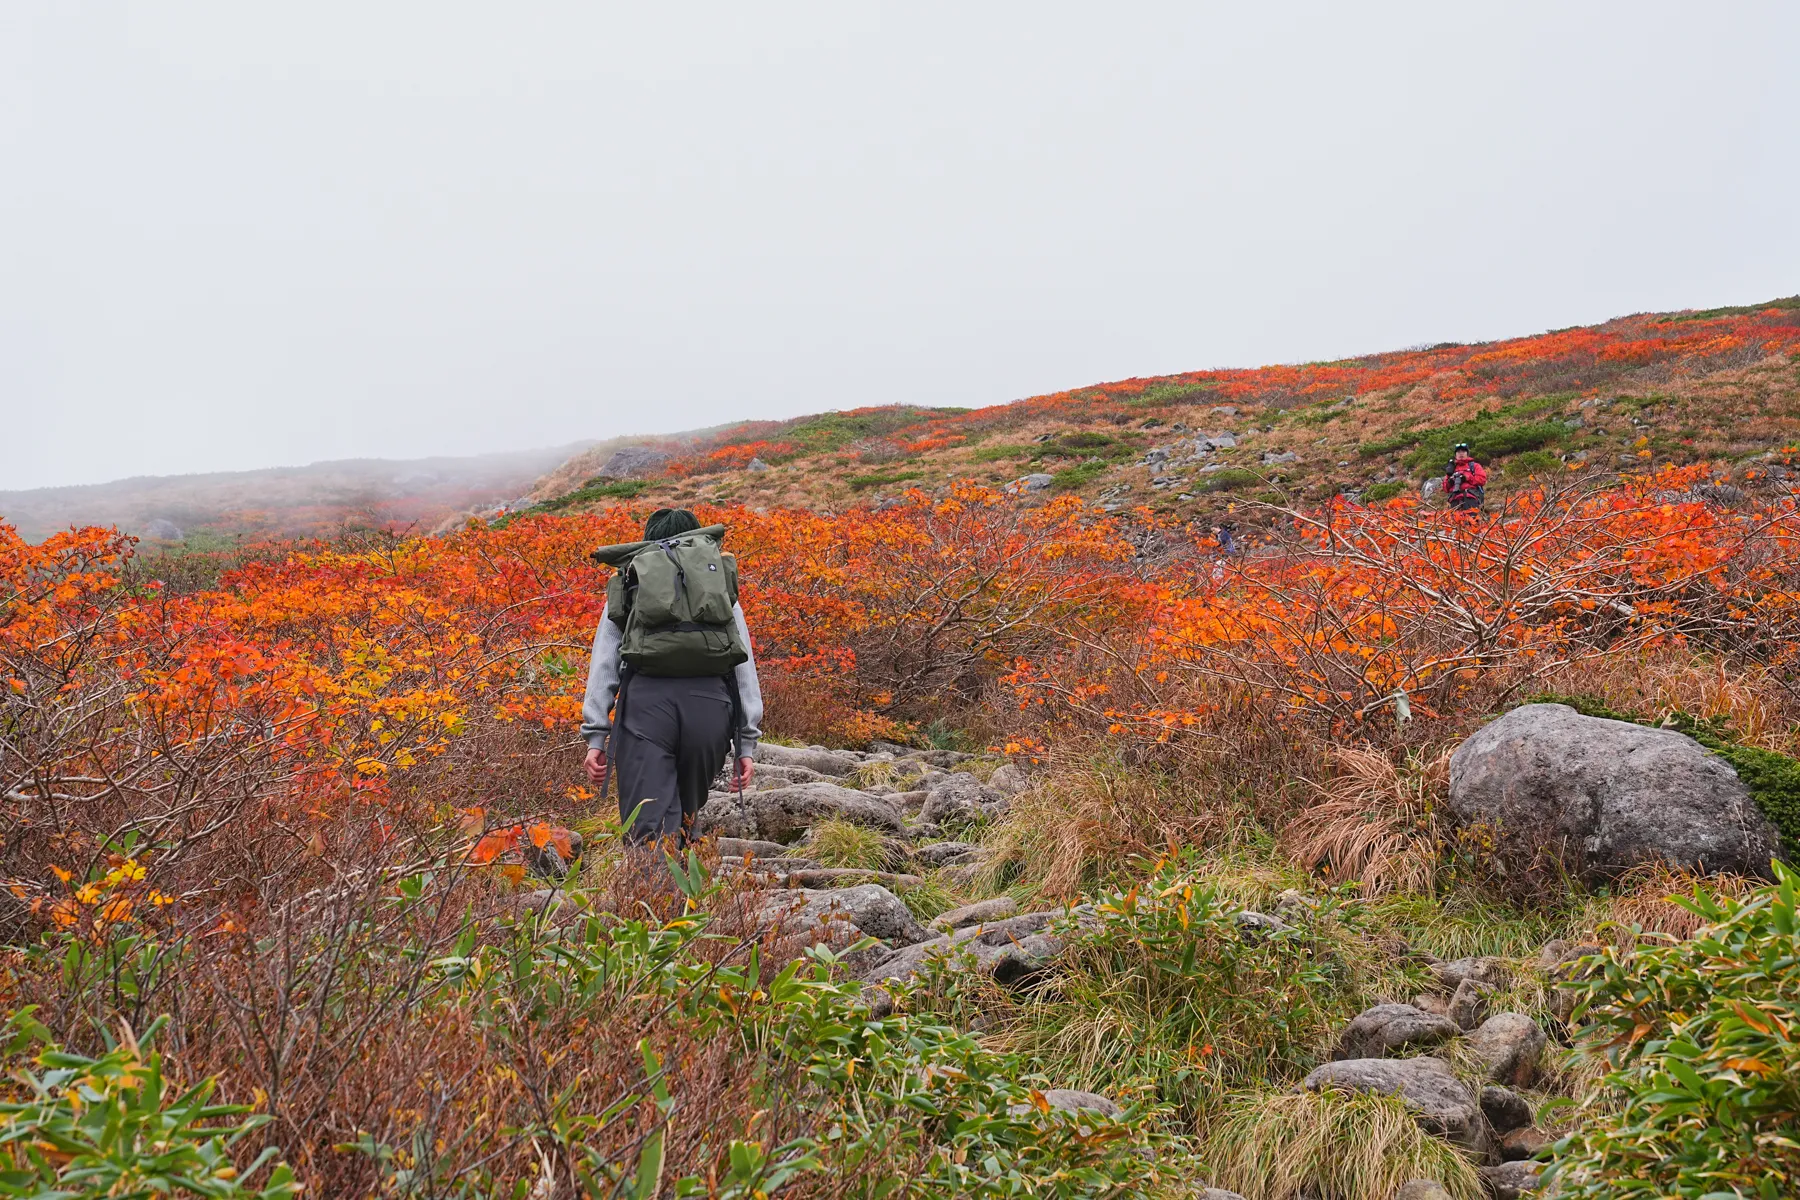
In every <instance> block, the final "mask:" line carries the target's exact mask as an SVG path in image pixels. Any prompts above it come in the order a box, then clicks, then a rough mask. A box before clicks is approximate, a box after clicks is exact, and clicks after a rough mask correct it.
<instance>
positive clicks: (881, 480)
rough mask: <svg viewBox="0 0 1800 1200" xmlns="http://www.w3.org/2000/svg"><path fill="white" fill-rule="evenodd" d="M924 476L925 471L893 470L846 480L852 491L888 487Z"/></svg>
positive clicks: (856, 476)
mask: <svg viewBox="0 0 1800 1200" xmlns="http://www.w3.org/2000/svg"><path fill="white" fill-rule="evenodd" d="M924 477H925V472H923V471H892V472H888V473H882V472H879V471H878V472H876V473H875V474H873V475H852V476H851V477H850V478H849V479H847V480H845V482H846V483H848V484H849V485H850V490H851V491H853V492H861V491H866V490H867V489H869V488H872V487H887V486H888V485H889V484H893V483H905V482H906V481H907V480H909V479H923V478H924Z"/></svg>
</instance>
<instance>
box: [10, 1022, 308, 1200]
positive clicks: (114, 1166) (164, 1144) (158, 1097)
mask: <svg viewBox="0 0 1800 1200" xmlns="http://www.w3.org/2000/svg"><path fill="white" fill-rule="evenodd" d="M167 1020H168V1018H166V1017H164V1018H159V1019H158V1020H157V1021H156V1022H155V1023H154V1024H152V1025H151V1026H150V1028H149V1029H147V1030H146V1031H145V1032H144V1034H143V1036H142V1037H140V1038H138V1039H136V1040H135V1041H134V1040H131V1039H130V1038H129V1037H127V1039H126V1041H125V1042H124V1044H122V1045H119V1046H115V1047H114V1048H113V1049H111V1050H110V1051H108V1052H107V1053H105V1054H102V1055H100V1056H99V1057H98V1058H89V1057H87V1056H86V1055H82V1054H76V1053H73V1052H71V1051H68V1050H63V1049H59V1048H57V1047H55V1046H51V1047H50V1048H48V1049H46V1050H44V1051H43V1052H42V1053H40V1054H39V1055H37V1058H36V1063H37V1065H38V1066H40V1067H43V1068H45V1069H44V1071H43V1073H42V1074H36V1073H34V1072H32V1071H30V1070H22V1071H20V1072H19V1073H18V1074H17V1075H16V1076H15V1081H16V1082H17V1083H18V1084H20V1085H22V1086H23V1091H24V1093H25V1095H24V1097H23V1098H22V1099H17V1100H11V1101H8V1102H5V1103H0V1196H20V1197H25V1196H29V1197H33V1198H34V1200H49V1198H52V1197H63V1196H68V1197H75V1196H120V1197H150V1196H153V1195H169V1194H172V1193H173V1194H181V1195H194V1196H206V1197H212V1198H215V1200H251V1198H252V1197H254V1198H256V1200H277V1198H285V1197H292V1196H294V1195H296V1194H298V1192H299V1190H300V1189H299V1187H298V1185H296V1184H295V1182H294V1175H293V1172H292V1171H291V1170H289V1169H288V1167H287V1165H286V1164H285V1163H281V1162H278V1161H276V1151H275V1149H274V1148H273V1147H270V1148H268V1149H265V1150H264V1151H263V1152H262V1153H261V1154H260V1155H258V1156H257V1157H256V1158H255V1160H254V1161H253V1162H252V1163H251V1164H250V1165H249V1167H248V1168H247V1169H245V1170H243V1171H242V1172H241V1173H240V1171H239V1169H238V1167H237V1164H236V1163H234V1162H233V1161H232V1158H231V1153H230V1151H231V1148H232V1146H234V1145H235V1144H236V1143H238V1142H239V1141H241V1140H242V1139H243V1138H244V1137H245V1136H246V1135H247V1134H249V1133H251V1132H252V1131H254V1130H256V1129H258V1128H259V1127H261V1126H262V1125H265V1124H267V1123H268V1120H269V1118H268V1117H267V1116H263V1115H256V1116H251V1115H246V1114H248V1113H249V1112H250V1110H249V1109H248V1108H246V1107H244V1106H243V1105H238V1104H211V1103H208V1101H209V1100H210V1099H211V1097H212V1094H213V1091H214V1089H215V1088H216V1087H217V1086H218V1081H217V1080H214V1079H206V1080H202V1081H201V1082H200V1083H198V1084H196V1085H195V1086H194V1087H191V1088H189V1089H188V1090H187V1091H185V1092H181V1093H179V1094H177V1093H175V1092H174V1090H173V1089H171V1088H170V1087H169V1086H168V1082H167V1081H166V1080H165V1079H164V1078H163V1065H162V1055H160V1054H156V1053H151V1052H150V1051H149V1047H150V1045H151V1043H152V1042H153V1041H154V1040H155V1038H156V1035H157V1033H159V1032H160V1031H161V1029H162V1027H163V1024H164V1023H165V1022H166V1021H167ZM6 1032H7V1034H8V1035H9V1039H8V1040H9V1041H10V1042H11V1045H10V1047H9V1054H17V1053H19V1052H20V1050H22V1049H23V1048H24V1047H25V1045H28V1044H29V1043H30V1042H32V1041H40V1042H41V1041H47V1040H48V1033H47V1031H45V1030H44V1029H43V1027H42V1026H40V1025H38V1023H37V1022H36V1020H35V1019H34V1018H33V1017H32V1010H31V1009H25V1010H23V1011H21V1012H18V1013H15V1014H13V1016H12V1018H11V1019H10V1020H9V1021H8V1022H7V1024H6ZM265 1167H266V1168H268V1172H269V1175H268V1180H267V1181H266V1182H265V1183H264V1184H263V1185H262V1186H261V1187H257V1186H255V1185H252V1184H249V1183H246V1182H245V1180H246V1179H248V1178H249V1177H250V1176H253V1175H257V1174H260V1173H261V1172H262V1171H263V1169H264V1168H265Z"/></svg>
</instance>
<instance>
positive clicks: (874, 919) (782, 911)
mask: <svg viewBox="0 0 1800 1200" xmlns="http://www.w3.org/2000/svg"><path fill="white" fill-rule="evenodd" d="M776 921H779V922H780V923H781V927H782V929H783V930H784V931H785V932H788V933H805V934H818V933H821V932H828V931H829V926H830V925H832V924H833V923H837V924H840V925H841V924H846V923H847V924H849V925H853V926H855V927H856V928H857V929H858V930H860V931H861V932H863V933H866V934H868V935H869V936H870V937H873V938H880V939H881V940H882V941H884V942H887V943H889V944H890V945H896V946H910V945H913V944H914V943H917V942H924V941H926V940H928V939H929V938H930V937H931V934H930V932H929V931H927V930H926V929H925V927H924V926H922V925H920V924H919V922H918V921H917V920H916V919H915V918H914V917H913V915H912V910H911V909H909V908H907V907H906V904H905V902H904V901H902V900H901V899H900V897H898V896H896V895H894V893H892V892H890V891H888V889H887V888H885V887H882V886H881V885H880V884H879V883H864V884H858V885H857V886H855V887H847V888H832V889H830V890H828V891H811V890H805V889H802V890H799V891H791V892H772V893H770V895H769V899H768V900H767V901H765V902H764V905H763V908H762V911H761V915H760V921H759V923H760V924H762V925H764V926H765V927H766V926H769V925H772V924H774V923H775V922H776Z"/></svg>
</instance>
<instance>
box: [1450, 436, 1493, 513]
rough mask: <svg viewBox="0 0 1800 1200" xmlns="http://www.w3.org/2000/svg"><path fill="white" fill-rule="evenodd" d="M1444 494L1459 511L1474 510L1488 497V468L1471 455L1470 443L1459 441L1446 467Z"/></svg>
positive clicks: (1451, 505) (1452, 506)
mask: <svg viewBox="0 0 1800 1200" xmlns="http://www.w3.org/2000/svg"><path fill="white" fill-rule="evenodd" d="M1444 495H1445V497H1447V498H1448V499H1449V501H1450V507H1451V508H1453V509H1455V510H1456V511H1458V512H1474V511H1475V510H1476V509H1478V508H1480V507H1481V502H1482V500H1484V499H1485V498H1486V497H1487V468H1486V467H1484V466H1482V465H1481V464H1480V463H1478V462H1476V461H1475V460H1474V459H1473V458H1472V457H1470V455H1469V443H1467V442H1458V443H1456V449H1455V450H1453V451H1451V457H1450V465H1449V466H1448V467H1446V468H1444Z"/></svg>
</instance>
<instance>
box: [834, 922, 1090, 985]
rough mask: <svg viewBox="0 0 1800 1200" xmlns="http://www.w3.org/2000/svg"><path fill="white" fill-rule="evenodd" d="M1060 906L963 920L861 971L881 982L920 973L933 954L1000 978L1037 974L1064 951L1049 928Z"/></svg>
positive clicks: (863, 976)
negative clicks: (971, 921)
mask: <svg viewBox="0 0 1800 1200" xmlns="http://www.w3.org/2000/svg"><path fill="white" fill-rule="evenodd" d="M1062 915H1063V914H1062V913H1061V912H1035V913H1024V914H1022V915H1020V916H1017V917H1008V918H1006V919H1005V920H1001V921H989V922H986V923H985V924H981V925H971V926H965V927H964V928H962V929H957V930H953V931H952V932H950V933H947V934H944V935H943V936H941V937H936V938H932V939H931V940H930V941H926V942H918V943H915V944H913V945H910V946H907V947H906V948H905V949H903V950H899V951H897V952H895V953H894V954H892V955H889V956H888V957H886V958H884V959H881V960H879V961H877V962H876V963H874V964H873V965H872V966H871V967H870V968H869V969H868V970H867V971H864V972H862V973H861V976H860V977H861V979H862V980H863V982H864V983H874V984H881V983H885V982H887V981H889V980H906V979H911V978H912V977H913V976H915V975H917V974H918V973H919V972H920V971H921V970H922V969H924V967H925V966H926V964H928V963H930V962H932V961H933V960H940V961H943V962H945V963H947V964H948V965H949V966H951V967H952V968H953V969H958V970H974V971H977V972H979V973H981V974H984V975H989V976H992V977H993V978H994V979H995V980H996V981H998V982H1000V983H1016V982H1019V981H1021V980H1023V979H1026V978H1029V977H1030V976H1032V975H1035V974H1037V973H1038V972H1039V971H1041V970H1043V968H1044V967H1046V966H1048V965H1049V964H1050V962H1051V961H1052V960H1054V959H1055V958H1056V956H1057V955H1059V954H1061V953H1062V951H1063V947H1064V945H1065V943H1064V940H1063V939H1062V938H1061V937H1058V936H1056V935H1054V934H1049V933H1045V932H1044V930H1045V928H1046V927H1047V926H1048V925H1049V924H1050V923H1051V922H1052V921H1054V920H1056V919H1057V918H1059V917H1061V916H1062Z"/></svg>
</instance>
